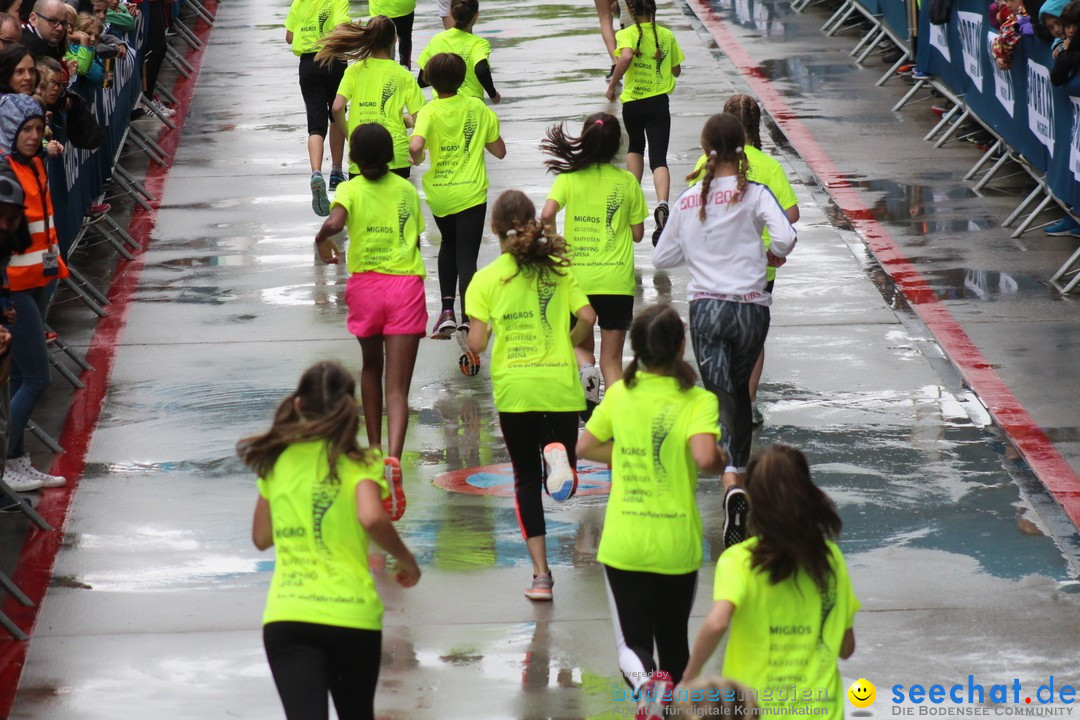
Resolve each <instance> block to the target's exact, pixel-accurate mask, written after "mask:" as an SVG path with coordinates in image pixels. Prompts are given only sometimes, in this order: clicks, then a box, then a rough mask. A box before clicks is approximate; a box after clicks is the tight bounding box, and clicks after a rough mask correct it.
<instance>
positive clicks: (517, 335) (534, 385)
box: [465, 253, 589, 412]
mask: <svg viewBox="0 0 1080 720" xmlns="http://www.w3.org/2000/svg"><path fill="white" fill-rule="evenodd" d="M562 272H564V273H565V274H564V275H555V274H554V273H551V274H549V275H548V277H549V278H550V280H551V282H550V283H549V284H545V285H542V286H541V285H539V284H538V283H537V278H536V275H535V274H529V275H526V274H525V273H523V272H519V268H518V264H517V262H516V261H515V260H514V257H513V256H512V255H510V254H509V253H503V254H502V255H500V256H499V257H497V258H496V259H495V260H493V261H492V262H491V264H489V265H488V266H486V267H484V268H481V269H480V270H477V271H476V274H475V275H473V279H472V282H470V283H469V289H468V290H467V291H466V292H465V307H467V308H468V312H469V316H470V317H473V318H476V319H477V320H479V321H480V322H482V323H487V325H488V327H490V328H491V330H492V332H493V333H494V335H495V340H494V344H493V346H492V348H491V386H492V389H493V390H494V392H495V409H496V410H498V411H499V412H540V411H552V412H579V411H581V410H584V409H585V391H584V390H582V388H581V381H580V379H579V378H578V366H577V359H576V358H575V357H574V348H573V346H572V345H571V344H570V315H571V314H575V315H576V314H577V311H578V310H580V309H581V308H583V307H585V306H586V305H588V304H589V299H588V298H587V297H585V293H583V292H581V288H579V287H578V286H577V283H576V282H574V278H573V277H572V276H571V275H570V274H569V273H567V272H566V271H565V269H563V270H562Z"/></svg>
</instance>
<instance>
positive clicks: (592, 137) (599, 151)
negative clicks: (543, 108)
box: [540, 112, 622, 175]
mask: <svg viewBox="0 0 1080 720" xmlns="http://www.w3.org/2000/svg"><path fill="white" fill-rule="evenodd" d="M621 144H622V127H621V126H620V125H619V121H618V119H616V117H615V116H614V115H610V114H608V113H602V112H601V113H595V114H593V115H590V116H589V117H588V118H586V119H585V125H584V126H583V127H582V128H581V135H580V136H579V137H572V136H570V135H567V134H566V127H565V125H564V124H563V123H560V124H558V125H552V126H551V127H550V128H548V130H547V138H546V139H545V140H542V141H541V142H540V150H541V152H544V153H547V154H548V155H551V156H553V157H552V159H551V160H546V161H544V165H545V166H546V167H547V169H548V172H552V173H555V174H556V175H561V174H562V173H569V172H576V171H578V170H582V169H584V168H587V167H589V166H591V165H597V164H600V163H610V162H611V161H612V160H614V159H615V156H616V155H617V154H618V152H619V146H620V145H621Z"/></svg>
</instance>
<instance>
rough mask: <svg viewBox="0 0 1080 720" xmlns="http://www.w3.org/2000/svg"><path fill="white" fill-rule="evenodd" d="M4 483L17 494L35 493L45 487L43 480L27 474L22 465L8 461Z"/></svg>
mask: <svg viewBox="0 0 1080 720" xmlns="http://www.w3.org/2000/svg"><path fill="white" fill-rule="evenodd" d="M4 482H5V483H6V484H7V486H8V487H9V488H11V489H12V490H14V491H15V492H33V491H34V490H40V489H41V488H43V487H45V483H43V482H42V481H41V478H39V477H35V476H33V475H31V474H30V473H28V472H26V470H24V469H23V468H22V465H21V464H20V463H16V462H14V461H13V460H8V462H7V466H6V467H5V468H4Z"/></svg>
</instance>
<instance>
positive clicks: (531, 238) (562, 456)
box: [468, 190, 596, 601]
mask: <svg viewBox="0 0 1080 720" xmlns="http://www.w3.org/2000/svg"><path fill="white" fill-rule="evenodd" d="M491 229H492V230H493V231H494V232H495V234H496V235H498V236H499V247H500V249H501V250H502V254H501V255H500V256H499V257H498V258H497V259H496V260H495V261H494V262H492V263H491V264H490V265H488V266H487V267H485V268H483V269H482V270H480V271H479V272H477V273H476V276H475V277H474V278H473V283H472V284H471V285H470V286H469V291H468V294H469V297H468V306H469V315H470V316H471V320H472V322H471V324H470V329H469V350H470V351H471V352H473V353H477V354H479V353H482V352H483V351H484V350H485V349H486V348H487V345H488V338H489V335H491V334H492V333H494V335H495V345H494V347H493V348H492V350H491V385H492V389H493V390H494V392H495V409H496V410H498V411H499V424H500V425H501V426H502V431H503V439H504V440H505V441H506V449H507V450H508V451H509V453H510V461H511V462H512V463H513V466H514V499H515V504H516V506H517V517H518V523H519V524H520V526H521V534H522V536H523V537H524V538H525V543H526V545H527V546H528V549H529V557H530V558H531V559H532V563H533V582H532V584H531V585H530V586H529V588H528V589H526V591H525V597H527V598H529V599H530V600H540V601H543V600H551V588H552V585H553V581H552V578H551V570H550V568H549V567H548V564H547V547H546V543H545V540H544V536H545V534H546V532H547V527H546V525H545V523H544V508H543V501H542V497H541V490H540V488H541V484H542V483H544V482H545V479H544V470H545V465H546V467H547V478H546V485H547V490H548V492H549V494H550V495H551V496H552V497H553V498H555V499H556V500H565V499H567V498H569V497H570V496H572V495H573V494H574V491H575V490H576V488H577V473H576V470H575V468H576V460H575V456H574V443H575V440H576V438H577V426H578V413H579V412H580V411H581V410H584V409H585V396H584V393H583V392H582V390H581V384H580V383H579V382H578V374H577V361H576V360H575V359H574V347H573V346H574V345H575V344H577V343H579V342H581V340H582V339H583V338H584V337H585V336H586V335H591V334H592V328H593V323H595V322H596V313H595V312H593V309H592V307H591V306H590V305H589V301H588V299H587V298H586V297H585V293H583V292H581V289H580V288H579V287H578V286H577V283H576V282H574V278H573V276H571V275H570V273H569V272H568V268H567V266H568V265H569V262H568V261H567V259H566V255H565V253H566V243H565V241H564V240H563V239H562V238H561V237H559V236H558V235H554V234H549V233H546V232H545V231H544V230H543V228H542V226H541V225H540V223H538V222H537V221H536V208H535V206H534V205H533V204H532V201H531V200H529V198H528V197H527V196H526V195H525V193H523V192H521V191H519V190H507V191H506V192H504V193H502V194H501V195H500V196H499V198H498V199H497V200H496V201H495V205H494V207H493V208H492V211H491ZM571 315H574V316H576V317H577V321H576V322H575V324H574V327H573V328H571V327H570V317H571Z"/></svg>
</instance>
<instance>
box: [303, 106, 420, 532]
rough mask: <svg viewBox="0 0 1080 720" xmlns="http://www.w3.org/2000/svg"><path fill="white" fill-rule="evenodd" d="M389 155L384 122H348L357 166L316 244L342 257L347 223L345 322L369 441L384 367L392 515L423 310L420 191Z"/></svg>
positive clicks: (373, 440)
mask: <svg viewBox="0 0 1080 720" xmlns="http://www.w3.org/2000/svg"><path fill="white" fill-rule="evenodd" d="M393 159H394V142H393V139H392V138H391V137H390V133H389V132H388V131H387V130H386V128H384V127H383V126H382V125H379V124H376V123H369V124H366V125H360V126H358V127H357V128H356V129H355V130H353V133H352V137H350V138H349V160H351V161H352V162H353V163H354V164H355V165H356V166H357V167H358V168H359V169H360V173H359V175H358V176H353V177H352V179H350V180H348V181H347V182H344V183H342V184H341V185H339V186H338V188H337V192H336V193H335V195H334V203H333V205H332V207H331V209H330V217H328V218H327V219H326V222H324V223H323V226H322V228H321V229H320V230H319V233H318V235H316V236H315V245H316V247H317V248H318V250H319V255H320V256H321V257H322V259H323V261H325V262H327V263H337V262H339V261H340V259H341V249H340V248H339V247H338V246H337V245H336V244H335V243H334V241H333V236H334V235H337V234H338V233H339V232H341V230H342V229H343V228H346V227H348V230H349V252H348V256H347V262H348V267H349V272H350V273H351V275H350V277H349V283H348V285H347V286H346V288H345V303H346V305H347V306H348V308H349V314H348V321H347V327H348V328H349V332H351V333H352V334H353V335H355V336H356V338H357V339H358V340H359V341H360V351H361V353H362V354H363V358H364V364H363V369H362V370H361V371H360V401H361V404H362V405H363V408H364V425H365V427H366V428H367V436H368V444H369V445H371V446H372V447H381V445H382V410H383V394H384V384H383V369H384V368H385V372H386V378H385V395H386V426H387V434H388V435H389V443H388V446H387V453H386V459H385V461H384V463H385V473H386V480H387V485H388V486H389V488H390V498H389V499H388V500H387V501H386V503H385V504H386V510H387V513H389V515H390V517H391V519H393V520H397V519H399V518H400V517H401V516H402V515H403V514H404V513H405V490H404V488H403V486H402V478H401V451H402V449H403V448H404V445H405V431H406V429H407V428H408V424H409V385H410V383H411V382H412V374H413V366H414V365H415V364H416V351H417V349H418V347H419V345H420V338H421V337H423V336H424V334H425V332H426V327H427V321H428V314H427V306H426V304H425V301H424V275H425V272H424V262H423V260H422V259H421V257H420V248H419V242H420V232H421V231H422V230H423V229H424V216H423V215H422V214H421V212H420V195H419V193H417V191H416V188H415V187H413V185H412V184H411V183H409V181H407V180H405V179H404V178H402V177H400V176H399V175H396V174H394V173H392V172H390V167H389V166H390V163H391V162H392V161H393Z"/></svg>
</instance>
